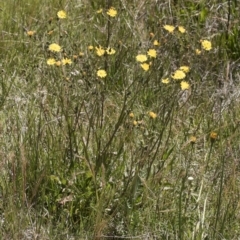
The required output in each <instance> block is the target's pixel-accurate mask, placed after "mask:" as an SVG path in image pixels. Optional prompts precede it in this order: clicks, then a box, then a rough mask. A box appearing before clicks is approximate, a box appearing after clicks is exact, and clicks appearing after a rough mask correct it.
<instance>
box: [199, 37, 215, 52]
mask: <svg viewBox="0 0 240 240" xmlns="http://www.w3.org/2000/svg"><path fill="white" fill-rule="evenodd" d="M201 44H202V48H203V49H204V50H206V51H210V50H211V49H212V43H211V42H210V41H208V40H201Z"/></svg>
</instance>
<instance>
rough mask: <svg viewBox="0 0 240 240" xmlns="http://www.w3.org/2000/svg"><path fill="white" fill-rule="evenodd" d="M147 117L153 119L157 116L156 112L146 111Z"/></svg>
mask: <svg viewBox="0 0 240 240" xmlns="http://www.w3.org/2000/svg"><path fill="white" fill-rule="evenodd" d="M148 115H149V117H150V118H152V119H155V118H156V117H157V114H156V113H154V112H149V113H148Z"/></svg>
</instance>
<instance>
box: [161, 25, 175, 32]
mask: <svg viewBox="0 0 240 240" xmlns="http://www.w3.org/2000/svg"><path fill="white" fill-rule="evenodd" d="M163 28H164V29H165V30H167V31H168V32H170V33H172V32H173V31H174V29H175V27H174V26H172V25H164V26H163Z"/></svg>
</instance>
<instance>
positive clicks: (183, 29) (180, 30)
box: [178, 26, 186, 33]
mask: <svg viewBox="0 0 240 240" xmlns="http://www.w3.org/2000/svg"><path fill="white" fill-rule="evenodd" d="M178 31H179V32H180V33H185V32H186V29H185V28H184V27H183V26H178Z"/></svg>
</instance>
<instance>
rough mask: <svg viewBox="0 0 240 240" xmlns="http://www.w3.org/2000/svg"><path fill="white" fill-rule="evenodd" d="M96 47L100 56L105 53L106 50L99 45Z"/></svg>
mask: <svg viewBox="0 0 240 240" xmlns="http://www.w3.org/2000/svg"><path fill="white" fill-rule="evenodd" d="M95 49H96V54H97V55H98V56H99V57H100V56H102V55H104V53H105V50H104V49H103V48H102V47H101V46H100V47H99V48H98V47H95Z"/></svg>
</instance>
